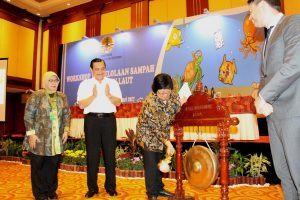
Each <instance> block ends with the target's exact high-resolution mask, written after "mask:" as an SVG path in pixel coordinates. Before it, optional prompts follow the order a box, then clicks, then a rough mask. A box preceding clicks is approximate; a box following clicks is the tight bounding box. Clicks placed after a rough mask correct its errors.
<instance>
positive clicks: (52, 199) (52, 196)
mask: <svg viewBox="0 0 300 200" xmlns="http://www.w3.org/2000/svg"><path fill="white" fill-rule="evenodd" d="M49 199H50V200H58V195H57V194H56V193H54V194H52V195H49Z"/></svg>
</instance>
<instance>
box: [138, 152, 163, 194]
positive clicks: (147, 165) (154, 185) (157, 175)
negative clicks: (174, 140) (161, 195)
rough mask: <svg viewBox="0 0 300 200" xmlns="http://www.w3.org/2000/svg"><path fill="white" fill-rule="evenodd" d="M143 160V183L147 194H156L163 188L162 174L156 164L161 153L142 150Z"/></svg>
mask: <svg viewBox="0 0 300 200" xmlns="http://www.w3.org/2000/svg"><path fill="white" fill-rule="evenodd" d="M142 153H143V161H144V169H145V184H146V191H147V195H148V196H157V195H158V192H159V191H161V190H162V189H163V188H164V184H163V182H162V176H161V175H162V174H161V172H160V171H159V169H158V167H157V164H158V163H159V161H160V160H161V159H162V158H163V153H161V152H154V151H146V150H143V151H142Z"/></svg>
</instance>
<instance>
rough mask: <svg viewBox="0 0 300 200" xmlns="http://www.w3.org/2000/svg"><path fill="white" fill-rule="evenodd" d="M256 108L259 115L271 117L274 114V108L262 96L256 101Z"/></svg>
mask: <svg viewBox="0 0 300 200" xmlns="http://www.w3.org/2000/svg"><path fill="white" fill-rule="evenodd" d="M254 104H255V108H256V112H257V113H258V114H263V115H264V116H266V117H267V116H269V115H270V114H271V113H272V112H273V106H272V105H271V104H269V103H267V102H266V101H265V100H264V99H263V98H262V97H261V96H260V95H259V96H257V98H256V99H255V102H254Z"/></svg>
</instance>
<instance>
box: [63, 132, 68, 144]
mask: <svg viewBox="0 0 300 200" xmlns="http://www.w3.org/2000/svg"><path fill="white" fill-rule="evenodd" d="M67 140H68V132H64V134H63V136H62V143H63V144H65V143H66V142H67Z"/></svg>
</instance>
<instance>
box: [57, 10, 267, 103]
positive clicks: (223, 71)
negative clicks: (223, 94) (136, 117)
mask: <svg viewBox="0 0 300 200" xmlns="http://www.w3.org/2000/svg"><path fill="white" fill-rule="evenodd" d="M263 40H264V33H263V30H260V29H256V28H255V27H254V25H253V24H252V22H251V21H250V20H249V16H248V12H247V11H246V10H245V9H244V10H243V11H237V12H232V13H226V14H217V13H216V14H208V15H200V16H196V17H190V18H185V19H178V20H174V21H172V22H168V23H160V24H156V25H153V26H148V27H143V28H140V29H133V30H129V31H124V32H118V33H114V34H110V35H103V36H100V37H94V38H87V39H83V40H81V41H78V42H73V43H69V44H66V45H64V51H63V67H62V69H63V70H62V76H61V77H62V89H63V92H65V93H66V94H67V96H68V99H69V103H70V105H72V104H74V103H76V96H77V89H78V86H79V84H80V82H81V81H83V80H84V79H87V78H91V71H90V67H89V65H90V61H91V60H92V59H93V58H96V57H99V58H102V59H104V60H105V62H106V65H107V77H110V78H114V79H116V80H117V81H118V82H119V84H120V87H121V90H122V95H123V99H122V101H123V103H126V102H136V101H141V100H143V99H144V98H145V96H146V95H147V94H149V92H150V91H151V83H152V80H153V77H154V75H155V74H158V73H161V72H164V73H168V74H170V75H171V76H172V78H173V80H174V84H175V90H178V89H179V88H180V87H181V86H182V85H183V83H184V82H187V83H188V86H189V87H190V89H191V90H193V89H194V88H195V86H196V84H197V82H198V81H202V82H203V84H204V85H207V86H208V87H214V88H215V89H218V88H219V89H222V88H229V89H232V88H238V87H244V86H246V87H250V86H251V84H253V83H256V82H258V81H259V77H260V70H259V68H260V61H261V48H262V43H263Z"/></svg>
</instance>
